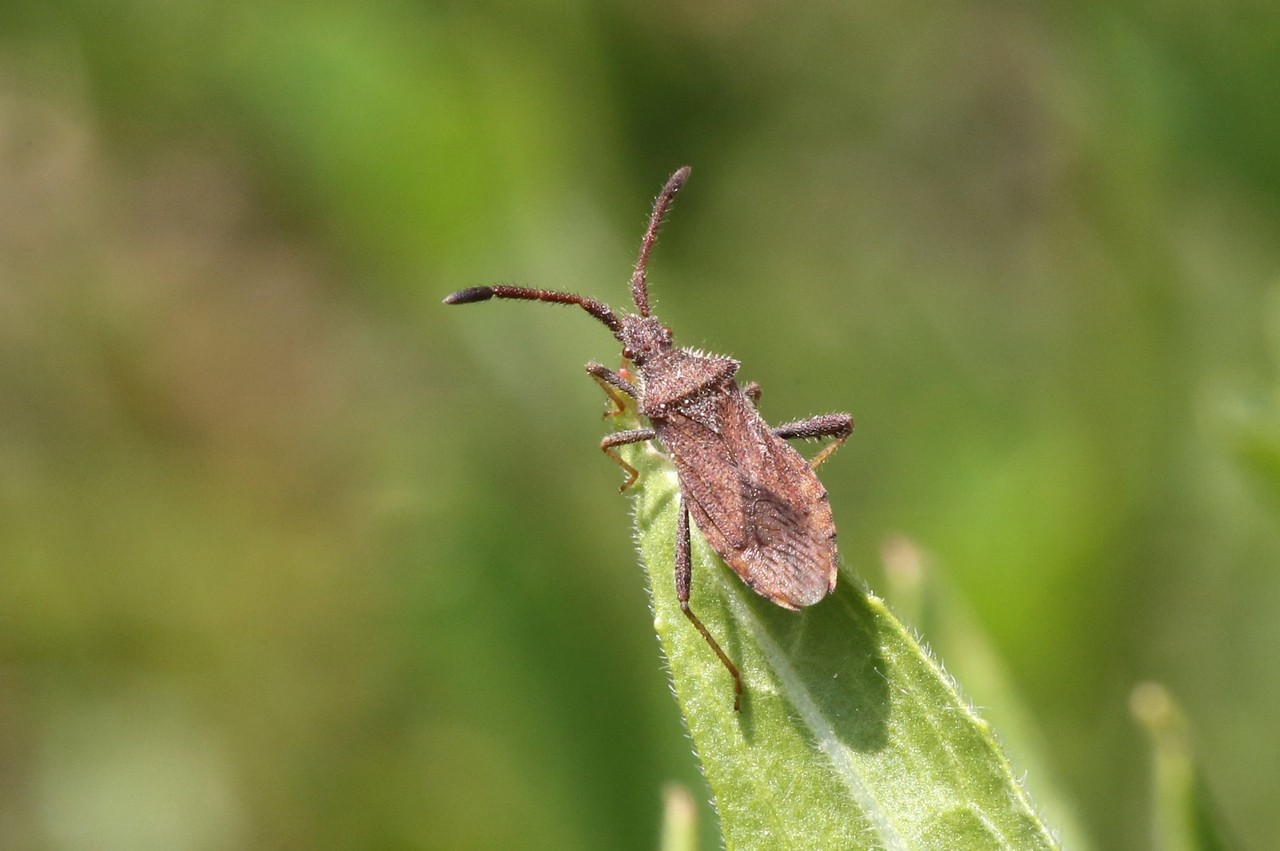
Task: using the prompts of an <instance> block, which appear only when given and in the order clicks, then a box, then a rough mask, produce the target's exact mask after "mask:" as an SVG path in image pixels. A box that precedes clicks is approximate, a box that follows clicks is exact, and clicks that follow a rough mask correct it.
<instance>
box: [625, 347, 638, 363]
mask: <svg viewBox="0 0 1280 851" xmlns="http://www.w3.org/2000/svg"><path fill="white" fill-rule="evenodd" d="M635 354H636V353H635V352H633V351H631V347H630V346H623V347H622V356H623V357H624V358H626V359H627V360H634V359H635Z"/></svg>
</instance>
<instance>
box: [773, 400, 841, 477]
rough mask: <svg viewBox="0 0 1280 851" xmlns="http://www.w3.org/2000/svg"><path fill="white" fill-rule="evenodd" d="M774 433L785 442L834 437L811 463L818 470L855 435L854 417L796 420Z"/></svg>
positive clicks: (834, 415) (776, 429)
mask: <svg viewBox="0 0 1280 851" xmlns="http://www.w3.org/2000/svg"><path fill="white" fill-rule="evenodd" d="M773 433H774V434H776V435H777V436H778V437H781V438H782V439H783V440H793V439H795V438H797V437H834V438H835V440H833V441H832V442H831V443H829V444H828V445H827V446H826V448H825V449H823V450H822V451H821V452H819V453H818V454H817V455H816V456H814V459H813V460H812V461H810V462H809V466H811V467H813V469H815V470H816V469H818V465H819V464H821V463H822V462H823V461H825V460H827V459H828V458H830V457H831V453H832V452H835V451H836V450H837V449H839V448H840V446H841V444H843V443H844V442H845V441H846V440H848V439H849V435H850V434H852V433H853V417H851V416H849V415H848V414H821V415H820V416H816V417H810V418H809V419H807V420H796V421H795V422H793V423H787V424H785V425H780V426H778V427H777V428H775V429H774V430H773Z"/></svg>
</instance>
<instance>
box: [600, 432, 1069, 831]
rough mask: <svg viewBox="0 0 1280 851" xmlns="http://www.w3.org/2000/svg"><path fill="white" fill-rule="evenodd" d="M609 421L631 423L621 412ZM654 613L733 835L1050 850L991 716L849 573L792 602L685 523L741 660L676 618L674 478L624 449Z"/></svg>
mask: <svg viewBox="0 0 1280 851" xmlns="http://www.w3.org/2000/svg"><path fill="white" fill-rule="evenodd" d="M617 419H618V420H620V421H621V420H628V421H627V422H619V423H618V425H619V427H633V423H632V422H630V421H629V420H630V416H628V417H619V418H617ZM624 457H625V458H626V459H627V461H628V463H630V464H632V465H633V466H634V467H636V469H637V470H639V471H640V479H639V481H638V482H637V483H636V484H635V485H634V486H633V487H632V489H631V491H630V493H632V495H633V497H634V509H635V525H636V533H637V536H638V540H639V545H640V550H641V554H642V556H643V559H644V563H645V566H646V570H647V571H648V575H649V585H650V589H651V601H652V606H653V612H654V625H655V628H656V630H657V633H658V637H659V639H660V641H661V644H662V649H663V652H664V654H665V656H666V659H667V664H668V667H669V670H670V673H671V679H672V683H673V685H674V689H675V693H676V698H677V700H678V701H679V704H680V708H681V710H682V711H683V713H684V717H685V721H686V723H687V725H688V728H689V732H690V734H691V735H692V737H693V743H694V747H695V748H696V750H697V752H698V755H699V757H700V758H701V760H702V766H703V770H704V772H705V774H706V777H707V780H708V782H709V784H710V786H711V791H712V793H713V795H714V796H715V801H716V806H717V809H718V810H719V814H720V826H721V831H722V833H723V835H724V840H725V845H726V847H728V848H731V849H733V848H771V849H776V848H806V849H807V848H814V849H834V848H839V849H859V848H886V849H927V848H938V849H952V850H954V849H966V848H975V849H977V848H982V849H992V848H1019V849H1021V848H1054V847H1057V844H1056V841H1055V839H1054V837H1053V836H1052V835H1051V833H1050V832H1049V830H1048V829H1047V828H1046V827H1045V825H1044V824H1043V823H1042V822H1041V820H1040V819H1039V817H1038V815H1037V813H1036V812H1035V810H1034V808H1033V807H1032V805H1031V802H1030V800H1029V799H1028V797H1027V795H1026V793H1025V791H1024V790H1023V789H1022V787H1021V786H1020V785H1019V783H1018V782H1017V780H1016V778H1015V774H1014V771H1013V769H1012V767H1011V766H1010V765H1009V762H1008V760H1007V759H1006V758H1005V756H1004V754H1003V753H1002V752H1001V750H1000V747H999V746H998V745H997V743H996V740H995V738H994V737H993V736H992V733H991V730H990V729H989V727H988V726H987V724H986V723H985V722H984V721H983V720H982V719H981V718H979V717H978V716H977V714H976V713H975V712H974V710H973V707H971V706H970V705H969V703H968V702H967V701H966V700H965V699H964V698H963V697H962V696H961V695H960V693H959V690H958V689H957V687H956V684H955V683H954V682H953V681H952V680H951V679H950V678H949V677H948V676H947V675H946V674H945V673H944V672H943V670H942V668H941V666H940V665H939V664H938V663H937V661H936V660H934V659H933V658H932V657H931V656H930V655H929V654H928V652H926V651H925V649H924V648H923V647H921V646H920V644H919V643H918V642H917V641H916V640H915V639H914V638H913V637H912V635H911V634H910V632H909V631H908V630H907V629H906V627H904V626H903V624H902V623H900V622H899V621H898V620H897V619H896V618H894V617H893V615H892V614H890V613H889V611H888V609H887V608H886V606H885V605H884V603H883V602H882V601H881V600H879V599H877V598H876V597H875V596H873V595H872V594H870V593H869V592H868V591H867V590H866V589H865V588H863V587H862V586H861V585H860V584H859V583H858V582H857V581H856V580H854V579H853V578H852V577H851V576H849V575H848V574H847V573H842V575H841V577H840V582H839V585H838V586H837V588H836V590H835V592H834V593H833V594H832V595H831V596H830V597H829V598H827V599H826V600H824V601H823V602H821V603H819V604H818V605H816V606H812V607H810V608H808V609H806V610H804V611H803V612H800V613H797V612H791V611H787V610H784V609H782V608H779V607H778V606H775V605H774V604H772V603H770V602H769V601H767V600H765V599H764V598H762V597H760V596H758V595H757V594H755V593H754V592H753V591H751V590H750V589H749V588H747V586H746V585H744V584H743V583H742V582H741V581H740V580H739V579H738V578H737V576H735V575H734V574H733V573H732V571H730V570H729V569H728V568H727V567H726V566H725V565H724V564H723V562H721V560H720V559H719V557H717V556H716V555H715V554H714V553H713V552H711V550H710V549H709V548H708V546H707V545H706V543H705V541H704V540H703V539H702V536H701V535H700V534H698V533H697V532H696V531H695V532H694V535H693V590H692V597H691V605H692V608H693V610H694V611H695V612H696V613H697V614H698V616H699V617H700V618H701V619H702V621H703V622H704V623H705V624H706V626H707V627H708V629H710V630H711V632H712V634H713V635H715V636H716V637H717V639H718V640H719V642H720V644H721V646H722V647H723V648H724V649H725V651H726V652H727V653H728V654H729V656H730V657H731V658H733V659H734V660H735V661H736V662H737V664H738V666H739V668H740V669H741V671H742V677H743V681H744V685H745V694H744V695H743V702H742V711H741V712H740V713H737V712H734V711H733V683H732V680H731V678H730V676H729V674H728V673H727V672H726V671H725V669H724V667H723V666H722V665H721V664H720V662H719V660H718V659H717V658H716V657H715V655H714V653H713V652H712V651H711V649H710V648H709V647H708V646H707V644H706V643H705V642H704V641H703V640H702V637H701V636H700V635H699V634H698V633H697V631H696V630H695V629H694V627H693V626H692V625H691V624H690V623H689V622H688V621H687V620H686V619H685V618H684V616H683V615H682V613H681V611H680V607H679V603H678V602H677V600H676V595H675V587H674V582H673V576H674V570H675V565H674V559H675V527H676V512H677V508H678V505H679V501H678V482H677V479H676V475H675V471H674V469H673V468H672V467H671V465H670V462H669V461H668V460H667V459H666V458H665V457H664V456H663V455H662V454H661V453H659V452H658V451H657V449H656V448H655V447H653V446H651V445H648V444H635V445H632V446H629V447H626V448H625V450H624Z"/></svg>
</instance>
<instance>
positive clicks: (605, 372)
mask: <svg viewBox="0 0 1280 851" xmlns="http://www.w3.org/2000/svg"><path fill="white" fill-rule="evenodd" d="M587 374H588V375H590V376H591V377H592V378H594V379H595V380H596V383H597V384H599V385H600V388H601V389H602V390H604V393H605V395H606V396H608V397H609V401H610V402H612V403H613V405H614V407H613V410H611V411H605V412H604V415H605V418H606V419H608V418H609V417H616V416H617V415H618V414H620V413H622V412H623V410H625V409H626V407H627V400H626V399H624V398H623V397H622V395H621V394H622V393H625V394H626V395H627V396H630V397H631V398H632V399H636V398H638V397H639V396H640V393H639V391H637V390H636V388H635V386H634V385H632V383H631V382H630V381H627V379H625V378H623V377H622V376H621V375H618V373H616V372H614V371H613V370H611V369H609V368H608V367H605V366H603V365H601V364H598V363H596V362H595V361H592V362H591V363H589V364H587ZM619 391H621V392H619Z"/></svg>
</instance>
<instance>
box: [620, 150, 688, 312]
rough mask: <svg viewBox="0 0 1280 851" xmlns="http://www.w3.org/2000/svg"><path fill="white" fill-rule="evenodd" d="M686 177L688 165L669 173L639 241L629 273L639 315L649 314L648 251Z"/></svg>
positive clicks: (655, 239)
mask: <svg viewBox="0 0 1280 851" xmlns="http://www.w3.org/2000/svg"><path fill="white" fill-rule="evenodd" d="M688 179H689V167H688V166H685V167H684V168H682V169H680V170H679V171H677V172H676V173H675V174H673V175H671V177H670V179H668V180H667V185H666V186H664V187H662V192H660V193H659V194H658V197H657V198H656V199H655V200H654V202H653V215H651V216H649V229H648V230H647V231H645V232H644V241H643V242H642V243H640V257H639V259H638V260H636V270H635V272H633V273H632V274H631V298H632V300H634V301H635V303H636V308H637V309H638V310H639V311H640V315H641V316H648V315H650V314H649V283H648V281H647V280H646V278H645V275H644V267H645V266H646V265H647V264H648V263H649V252H650V251H651V250H652V249H653V243H654V242H656V241H657V239H658V227H659V225H661V224H662V217H663V216H664V215H666V212H667V208H668V207H670V206H671V200H672V199H673V198H675V197H676V193H677V192H679V191H680V187H681V186H683V185H684V182H685V181H686V180H688Z"/></svg>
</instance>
